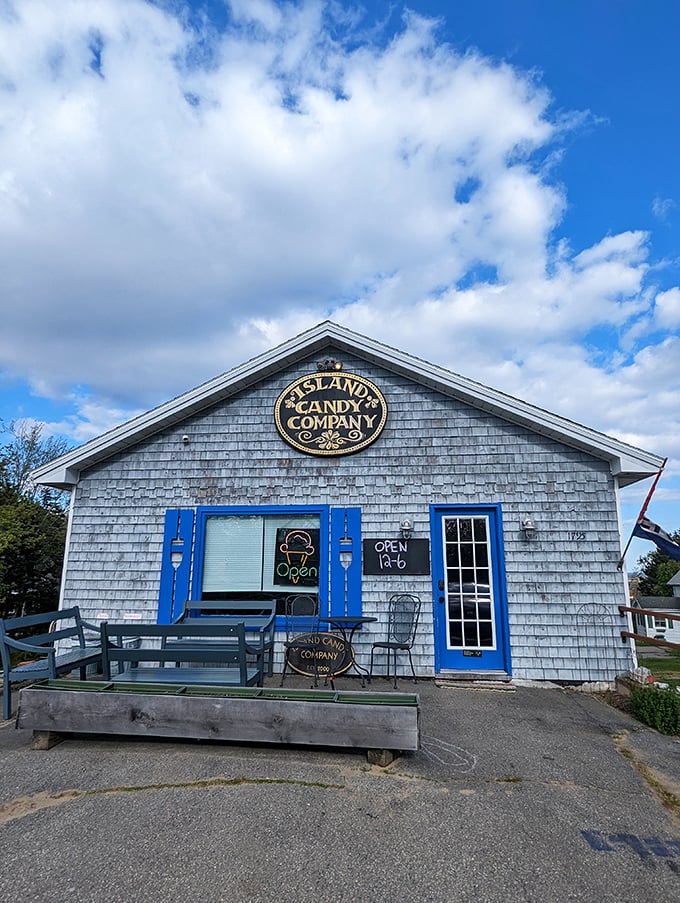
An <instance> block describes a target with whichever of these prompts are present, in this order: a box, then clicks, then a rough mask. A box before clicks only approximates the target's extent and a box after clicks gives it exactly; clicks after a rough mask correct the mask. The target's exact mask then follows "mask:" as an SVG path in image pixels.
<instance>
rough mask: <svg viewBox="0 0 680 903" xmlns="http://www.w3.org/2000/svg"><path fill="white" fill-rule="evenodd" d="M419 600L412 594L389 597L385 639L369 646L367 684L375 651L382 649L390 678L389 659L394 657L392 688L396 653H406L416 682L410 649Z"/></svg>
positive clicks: (370, 675)
mask: <svg viewBox="0 0 680 903" xmlns="http://www.w3.org/2000/svg"><path fill="white" fill-rule="evenodd" d="M420 604H421V603H420V599H419V598H418V596H414V595H413V593H395V594H394V595H393V596H391V597H390V601H389V614H388V621H387V639H385V640H382V641H381V642H378V643H373V645H372V646H371V665H370V668H369V672H368V682H369V683H370V682H371V678H372V677H373V656H374V654H375V650H376V649H384V650H386V652H387V674H386V675H385V676H386V677H387V678H388V680H389V677H390V658H391V656H392V655H394V688H395V690H396V688H397V653H398V652H408V660H409V662H410V663H411V674H412V675H413V683H415V682H416V672H415V670H414V668H413V659H412V658H411V649H412V648H413V643H414V642H415V638H416V631H417V630H418V620H419V618H420Z"/></svg>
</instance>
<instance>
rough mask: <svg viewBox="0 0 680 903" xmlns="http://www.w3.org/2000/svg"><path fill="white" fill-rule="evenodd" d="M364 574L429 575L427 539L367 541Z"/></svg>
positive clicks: (364, 544) (364, 551)
mask: <svg viewBox="0 0 680 903" xmlns="http://www.w3.org/2000/svg"><path fill="white" fill-rule="evenodd" d="M363 553H364V554H363V559H364V574H405V575H406V574H408V575H415V574H429V573H430V543H429V541H428V540H427V539H365V540H364V542H363Z"/></svg>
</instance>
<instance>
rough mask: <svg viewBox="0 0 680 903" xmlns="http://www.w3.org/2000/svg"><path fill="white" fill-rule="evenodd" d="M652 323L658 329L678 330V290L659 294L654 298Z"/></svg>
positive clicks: (674, 289) (679, 305)
mask: <svg viewBox="0 0 680 903" xmlns="http://www.w3.org/2000/svg"><path fill="white" fill-rule="evenodd" d="M654 323H655V325H656V326H657V327H658V328H660V329H680V288H672V289H669V291H667V292H659V294H658V295H657V296H656V298H655V299H654Z"/></svg>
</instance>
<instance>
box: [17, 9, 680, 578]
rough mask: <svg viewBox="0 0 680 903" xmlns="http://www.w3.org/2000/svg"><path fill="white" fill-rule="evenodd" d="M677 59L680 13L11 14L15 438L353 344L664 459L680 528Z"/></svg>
mask: <svg viewBox="0 0 680 903" xmlns="http://www.w3.org/2000/svg"><path fill="white" fill-rule="evenodd" d="M679 38H680V7H679V6H678V4H677V3H676V2H675V0H647V2H645V3H643V2H632V0H617V2H613V0H606V2H605V0H587V2H586V0H569V2H567V0H563V2H558V0H555V2H544V0H513V2H512V3H507V2H501V0H476V2H474V3H471V2H466V3H455V2H451V3H438V2H414V3H411V4H409V6H408V8H406V7H404V6H400V5H398V4H395V3H387V2H376V3H368V4H364V5H362V6H359V5H357V6H350V5H348V4H337V3H304V2H301V3H299V4H281V3H271V2H268V0H255V2H248V0H236V2H234V3H231V4H226V3H223V2H221V0H210V2H203V3H201V2H194V3H183V2H181V0H171V2H170V0H169V2H164V0H156V2H155V3H150V2H145V0H87V2H83V0H60V2H59V3H58V4H55V3H54V2H53V0H0V299H1V303H2V311H3V327H2V329H1V330H0V417H2V418H3V420H5V421H10V420H12V419H16V418H30V419H36V420H40V421H44V422H45V423H46V424H47V430H48V431H49V432H53V433H55V434H59V435H64V436H66V437H67V438H68V439H69V440H70V441H72V442H74V443H79V442H82V441H86V440H87V439H88V438H91V437H92V436H94V435H97V434H98V433H100V432H102V431H104V430H106V429H108V428H110V427H111V426H113V425H115V424H116V423H119V422H121V421H122V420H124V419H127V418H128V417H129V416H131V415H132V414H134V413H136V412H138V411H141V410H145V409H147V408H149V407H151V406H153V405H155V404H157V403H160V402H162V401H164V400H166V399H167V398H169V397H172V396H174V395H177V394H179V393H181V392H183V391H185V390H187V389H189V388H191V387H192V386H194V385H196V384H198V383H200V382H202V381H203V380H205V379H208V378H210V377H211V376H214V375H215V374H217V373H220V372H222V371H224V370H227V369H229V368H230V367H232V366H234V365H236V364H238V363H240V362H242V361H243V360H245V359H247V358H249V357H252V356H253V355H255V354H258V353H259V352H262V351H264V350H266V349H268V348H269V347H271V346H272V345H274V344H277V343H278V342H280V341H283V340H285V339H287V338H289V337H290V336H292V335H295V334H297V333H298V332H300V331H301V330H303V329H306V328H308V327H310V326H312V325H314V324H316V323H317V322H319V321H320V320H323V319H326V318H331V319H333V320H335V321H337V322H339V323H342V324H343V325H346V326H348V327H350V328H352V329H356V330H357V331H359V332H363V333H366V334H367V335H371V336H373V337H375V338H376V339H378V340H381V341H384V342H386V343H388V344H390V345H393V346H396V347H398V348H402V349H403V350H405V351H408V352H410V353H413V354H416V355H419V356H421V357H423V358H426V359H428V360H431V361H434V362H436V363H439V364H442V365H444V366H446V367H449V368H450V369H452V370H454V371H456V372H459V373H462V374H463V375H465V376H468V377H471V378H473V379H477V380H479V381H481V382H483V383H486V384H488V385H490V386H494V387H496V388H499V389H502V390H503V391H506V392H509V393H510V394H513V395H517V396H519V397H521V398H524V399H526V400H527V401H530V402H532V403H534V404H537V405H540V406H542V407H544V408H547V409H548V410H552V411H556V412H558V413H560V414H563V415H565V416H567V417H570V418H571V419H573V420H577V421H579V422H582V423H585V424H587V425H588V426H591V427H594V428H596V429H600V430H602V431H603V432H606V433H610V434H611V435H614V436H617V437H619V438H621V439H623V440H625V441H628V442H630V443H632V444H634V445H638V446H640V447H642V448H644V449H646V450H649V451H653V452H656V453H657V454H659V455H661V456H662V457H664V456H667V457H668V458H669V462H668V465H667V470H666V473H665V474H664V477H663V478H662V480H661V482H660V484H659V488H658V489H657V492H656V495H655V499H654V501H653V503H652V505H651V507H650V510H649V515H650V516H651V517H652V519H654V520H657V521H658V522H659V523H661V524H662V525H663V526H664V527H665V528H666V529H668V530H675V529H678V528H680V411H679V406H678V393H679V390H680V367H679V366H678V362H679V361H680V242H679V241H678V235H679V233H680V184H679V181H680V177H679V176H678V165H677V148H678V146H679V144H680V141H679V138H680V106H679V105H678V103H677V89H678V86H679V85H680V57H679V55H678V53H677V46H678V39H679ZM648 485H649V481H647V482H646V483H642V484H638V485H637V486H636V487H632V488H631V489H629V490H626V491H625V493H624V495H623V514H624V520H625V526H626V529H630V528H632V520H633V519H634V517H635V514H636V513H637V510H638V508H639V505H640V503H641V501H642V498H643V497H644V495H645V493H646V491H647V488H648ZM584 517H587V512H584ZM649 550H650V547H649V546H648V545H647V544H644V543H641V542H640V543H638V541H636V542H635V543H634V545H633V547H632V552H631V554H630V556H629V559H628V564H629V566H630V565H631V563H634V561H635V558H636V556H637V555H638V554H642V553H644V552H646V551H649Z"/></svg>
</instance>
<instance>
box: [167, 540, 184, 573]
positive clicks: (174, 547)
mask: <svg viewBox="0 0 680 903" xmlns="http://www.w3.org/2000/svg"><path fill="white" fill-rule="evenodd" d="M183 555H184V540H183V539H173V540H172V542H171V544H170V563H171V564H172V566H173V568H174V569H175V570H177V568H178V567H179V566H180V564H181V563H182V556H183Z"/></svg>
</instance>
